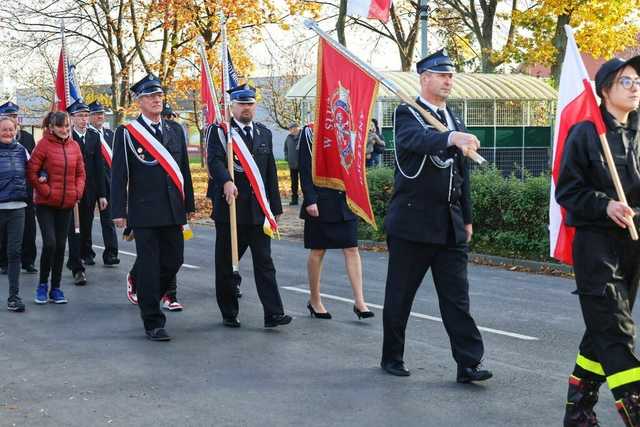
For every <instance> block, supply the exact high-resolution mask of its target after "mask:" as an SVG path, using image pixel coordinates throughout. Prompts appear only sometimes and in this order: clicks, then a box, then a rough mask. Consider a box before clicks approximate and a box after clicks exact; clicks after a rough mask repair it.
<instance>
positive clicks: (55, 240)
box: [36, 206, 73, 288]
mask: <svg viewBox="0 0 640 427" xmlns="http://www.w3.org/2000/svg"><path fill="white" fill-rule="evenodd" d="M36 215H37V216H38V224H39V225H40V234H41V235H42V253H41V254H40V281H39V283H47V282H48V281H49V273H51V288H59V287H60V279H61V278H62V264H63V263H64V249H65V246H66V243H67V233H68V228H69V217H73V215H72V210H71V209H56V208H52V207H50V206H36Z"/></svg>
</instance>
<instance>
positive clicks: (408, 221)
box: [384, 99, 471, 244]
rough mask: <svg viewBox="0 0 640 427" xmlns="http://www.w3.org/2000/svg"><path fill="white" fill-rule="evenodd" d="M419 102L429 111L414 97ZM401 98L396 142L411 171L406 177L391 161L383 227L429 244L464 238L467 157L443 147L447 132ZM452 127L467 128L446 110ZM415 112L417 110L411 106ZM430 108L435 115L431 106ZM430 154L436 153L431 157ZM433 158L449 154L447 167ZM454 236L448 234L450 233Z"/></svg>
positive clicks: (407, 170) (468, 218)
mask: <svg viewBox="0 0 640 427" xmlns="http://www.w3.org/2000/svg"><path fill="white" fill-rule="evenodd" d="M417 102H418V103H419V104H421V106H422V107H424V108H426V109H427V110H428V111H431V110H430V109H429V108H428V107H427V106H426V105H424V104H422V103H421V101H420V100H419V99H418V100H417ZM409 108H410V107H409V106H407V105H406V104H401V105H399V106H398V107H397V109H396V111H395V123H394V124H395V144H396V152H397V157H398V161H399V163H400V167H401V168H402V170H403V171H404V172H405V174H407V175H408V176H410V177H412V176H414V175H415V174H416V173H417V172H418V170H419V169H420V167H421V165H422V164H423V161H424V167H423V168H422V171H421V172H420V174H419V175H418V176H417V177H416V178H415V179H408V178H405V177H404V176H403V175H402V173H401V172H400V171H399V170H398V166H397V165H396V171H395V183H394V193H393V197H392V199H391V202H390V204H389V208H388V210H387V216H386V218H385V222H384V227H385V230H386V232H387V233H388V234H389V235H392V236H394V237H398V238H402V239H405V240H409V241H415V242H424V243H432V244H449V243H452V240H453V241H455V243H456V244H460V243H464V242H466V239H467V236H466V231H465V229H464V225H465V224H471V196H470V192H469V169H468V165H467V161H466V160H465V158H464V156H463V155H462V153H461V152H460V150H458V149H457V148H456V147H453V146H452V147H447V139H448V137H449V134H450V133H451V132H439V131H437V130H436V129H434V128H433V127H430V126H429V125H427V127H426V128H425V127H424V126H423V125H422V124H421V123H420V122H419V121H418V120H417V119H416V117H415V116H414V115H413V114H412V113H411V111H410V109H409ZM448 111H449V114H450V115H451V117H452V118H453V120H454V122H455V127H456V130H458V131H461V132H466V128H465V126H464V124H463V123H462V121H461V120H460V119H459V118H458V117H456V116H455V115H454V114H453V113H452V112H451V110H448ZM415 113H416V114H417V115H419V114H418V112H417V111H416V112H415ZM432 114H433V115H434V117H435V114H434V112H432ZM432 156H437V158H436V157H433V158H432ZM438 159H440V160H441V161H446V160H447V159H453V163H452V167H445V168H441V167H438V166H436V163H437V162H438ZM452 238H453V239H452Z"/></svg>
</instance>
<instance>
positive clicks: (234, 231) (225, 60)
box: [220, 11, 240, 275]
mask: <svg viewBox="0 0 640 427" xmlns="http://www.w3.org/2000/svg"><path fill="white" fill-rule="evenodd" d="M220 31H221V35H222V47H221V51H222V70H223V71H222V87H223V94H222V96H223V97H224V121H225V125H226V126H225V127H226V132H225V136H226V138H227V141H226V142H227V168H228V169H229V175H230V176H231V181H233V182H234V183H235V177H234V170H233V169H234V168H233V140H232V138H231V114H230V113H229V107H230V105H229V104H230V98H229V94H228V93H227V90H229V80H228V79H229V78H228V76H227V73H228V70H229V67H228V66H229V56H228V53H227V52H228V47H227V20H226V17H225V16H224V13H223V12H222V11H220ZM229 227H230V231H231V267H232V269H233V274H234V275H239V274H240V268H239V267H240V262H239V257H238V222H237V219H236V199H235V198H233V199H231V203H230V204H229Z"/></svg>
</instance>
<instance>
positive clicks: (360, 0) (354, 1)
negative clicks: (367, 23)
mask: <svg viewBox="0 0 640 427" xmlns="http://www.w3.org/2000/svg"><path fill="white" fill-rule="evenodd" d="M390 9H391V0H349V1H348V2H347V14H348V15H356V16H366V17H367V18H369V19H379V20H381V21H382V22H387V21H389V10H390Z"/></svg>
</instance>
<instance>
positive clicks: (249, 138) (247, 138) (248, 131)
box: [244, 126, 253, 150]
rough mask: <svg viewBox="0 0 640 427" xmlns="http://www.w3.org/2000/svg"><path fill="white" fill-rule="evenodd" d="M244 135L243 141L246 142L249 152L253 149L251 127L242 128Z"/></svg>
mask: <svg viewBox="0 0 640 427" xmlns="http://www.w3.org/2000/svg"><path fill="white" fill-rule="evenodd" d="M244 135H245V141H247V145H248V146H249V150H252V149H253V137H252V136H251V126H245V127H244Z"/></svg>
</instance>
